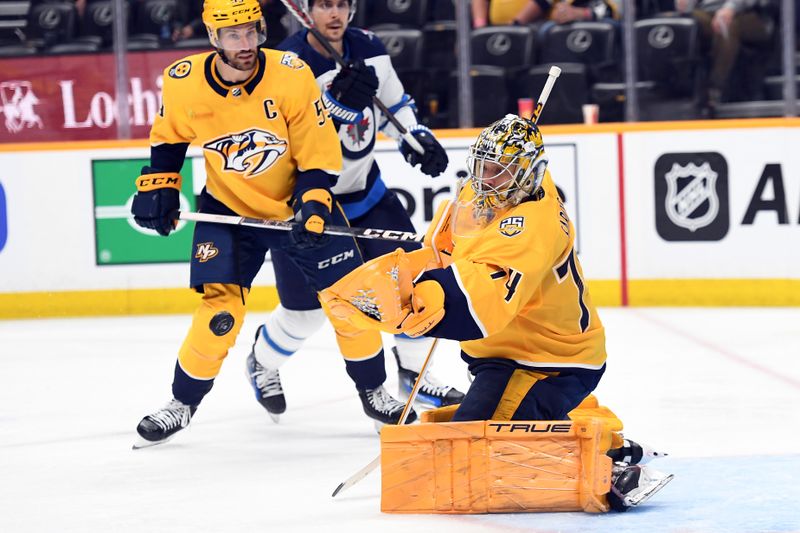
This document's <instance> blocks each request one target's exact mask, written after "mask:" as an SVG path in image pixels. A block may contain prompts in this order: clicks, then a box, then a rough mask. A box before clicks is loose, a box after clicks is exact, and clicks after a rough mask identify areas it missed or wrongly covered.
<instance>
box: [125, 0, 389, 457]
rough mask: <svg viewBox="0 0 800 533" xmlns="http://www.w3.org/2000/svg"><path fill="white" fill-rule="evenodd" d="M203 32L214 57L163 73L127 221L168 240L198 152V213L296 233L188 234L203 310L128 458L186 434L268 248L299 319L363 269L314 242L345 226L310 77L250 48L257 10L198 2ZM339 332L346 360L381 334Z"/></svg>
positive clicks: (340, 245)
mask: <svg viewBox="0 0 800 533" xmlns="http://www.w3.org/2000/svg"><path fill="white" fill-rule="evenodd" d="M203 21H204V23H205V25H206V28H207V29H208V34H209V39H210V41H211V44H212V45H213V47H214V48H215V51H213V52H207V53H203V54H197V55H193V56H189V57H186V58H184V59H182V60H180V61H177V62H175V63H174V64H172V65H170V66H169V67H168V68H167V69H166V70H165V71H164V86H163V106H162V108H161V110H160V112H159V115H158V117H157V118H156V121H155V123H154V124H153V128H152V130H151V134H150V143H151V156H150V165H149V166H147V167H144V169H143V170H142V175H141V176H140V177H139V178H138V179H137V182H136V184H137V189H138V192H137V194H136V196H135V197H134V200H133V204H132V207H131V210H132V212H133V215H134V220H135V221H136V223H137V224H139V225H140V226H143V227H145V228H150V229H153V230H155V231H157V232H158V233H159V234H161V235H168V234H169V233H170V232H171V231H172V230H173V229H174V227H175V216H176V215H175V213H176V211H177V210H178V209H179V191H180V184H181V176H180V173H179V172H180V169H181V167H182V166H183V163H184V160H185V155H186V149H187V147H188V146H189V144H190V143H194V144H196V145H199V146H201V147H202V149H203V156H204V159H205V168H206V174H207V183H206V187H205V188H204V190H203V191H202V193H201V195H200V200H199V209H200V211H202V212H206V213H214V214H224V215H233V214H236V215H242V216H250V217H259V218H271V219H278V220H288V219H294V220H296V221H297V222H298V223H297V224H296V225H295V227H294V228H293V230H292V232H290V233H288V232H287V233H284V232H275V231H265V230H259V229H255V228H245V227H241V226H226V225H221V224H210V223H198V224H197V225H196V227H195V233H194V245H193V246H194V250H193V252H192V259H191V274H190V278H191V279H190V286H191V287H192V288H194V289H195V290H197V291H198V292H200V293H202V294H203V299H202V303H201V305H200V307H199V308H198V310H197V311H196V313H195V315H194V318H193V321H192V326H191V328H190V330H189V334H188V335H187V337H186V340H185V341H184V343H183V346H182V347H181V348H180V350H179V353H178V361H177V363H176V365H175V375H174V380H173V384H172V393H173V399H172V400H171V401H170V402H169V403H168V404H167V405H166V406H165V407H164V408H162V409H160V410H158V411H156V412H155V413H153V414H150V415H148V416H146V417H144V418H143V419H142V421H141V422H140V423H139V426H138V427H137V431H138V433H139V435H140V437H141V440H140V442H139V443H138V444H137V447H139V446H150V445H153V444H158V443H161V442H165V441H166V440H167V439H169V438H171V437H172V436H173V435H174V434H175V433H176V432H178V431H180V430H181V429H183V428H184V427H186V426H187V425H188V424H189V421H190V420H191V417H192V415H193V414H194V412H195V410H196V409H197V406H198V404H199V403H200V401H201V400H202V398H203V397H204V396H205V395H206V394H207V393H208V392H209V391H210V390H211V387H212V386H213V383H214V378H215V377H216V376H217V374H218V373H219V370H220V367H221V365H222V361H223V360H224V358H225V357H226V355H227V353H228V350H229V349H230V348H231V347H232V346H233V345H234V343H235V341H236V337H237V335H238V333H239V330H240V328H241V325H242V322H243V320H244V314H245V305H246V303H247V297H248V293H249V290H250V287H251V284H252V281H253V278H254V277H255V276H256V274H257V273H258V271H259V270H260V268H261V267H262V265H263V263H264V256H265V254H266V252H267V251H269V252H270V254H271V257H272V262H273V267H274V269H275V278H276V285H277V288H278V293H279V295H280V298H281V300H282V301H288V302H290V303H291V304H292V305H295V306H297V307H298V308H313V307H316V308H319V302H318V300H317V298H316V291H319V290H321V289H322V288H324V287H327V286H329V285H330V284H331V283H333V282H334V281H336V280H337V279H339V278H340V277H342V276H343V275H344V274H346V273H347V272H349V271H350V270H352V269H353V268H355V267H356V266H358V265H360V264H361V263H362V260H361V256H360V254H359V252H358V248H357V246H356V244H355V242H354V240H353V239H352V238H346V237H345V238H329V237H328V236H326V235H324V233H323V231H324V227H325V225H326V224H328V223H333V224H337V225H343V224H346V223H347V221H346V219H345V217H344V215H343V214H342V212H341V209H340V208H339V206H338V204H336V203H335V202H334V200H333V196H332V194H331V190H330V189H331V187H333V185H334V184H335V183H336V179H337V177H338V174H339V172H340V171H341V167H342V155H341V149H340V148H339V138H338V136H337V134H336V131H335V129H334V127H333V124H332V121H331V119H330V117H329V115H328V112H327V111H326V110H325V108H324V106H323V104H322V99H321V94H320V91H319V89H318V88H317V85H316V82H315V79H314V75H313V74H312V73H311V70H310V69H309V68H308V67H307V66H306V65H305V63H303V62H302V61H300V60H298V59H297V57H296V56H295V55H294V54H291V53H286V52H280V51H276V50H268V49H260V48H259V45H260V44H262V43H263V42H264V41H265V39H266V36H265V35H266V34H265V32H266V27H265V23H264V18H263V17H262V13H261V9H260V6H259V3H258V2H257V1H256V0H206V2H205V4H204V9H203ZM334 257H336V258H338V261H331V260H330V259H331V258H334ZM304 306H305V307H304ZM334 327H335V328H336V332H337V340H338V341H339V345H340V349H341V350H342V353H343V355H345V356H346V357H351V358H355V359H358V358H364V357H369V356H371V355H372V354H374V353H375V352H376V351H377V350H380V349H381V338H380V334H379V333H378V332H376V331H356V330H354V329H353V328H352V327H350V326H349V325H348V324H346V323H344V322H340V323H336V322H334Z"/></svg>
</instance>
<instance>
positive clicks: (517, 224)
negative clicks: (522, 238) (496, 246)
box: [500, 217, 525, 237]
mask: <svg viewBox="0 0 800 533" xmlns="http://www.w3.org/2000/svg"><path fill="white" fill-rule="evenodd" d="M524 226H525V217H508V218H504V219H503V220H501V221H500V235H503V236H504V237H514V236H516V235H519V234H520V233H522V230H523V229H524Z"/></svg>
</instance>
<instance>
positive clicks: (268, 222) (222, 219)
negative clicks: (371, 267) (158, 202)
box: [174, 211, 425, 242]
mask: <svg viewBox="0 0 800 533" xmlns="http://www.w3.org/2000/svg"><path fill="white" fill-rule="evenodd" d="M174 218H176V219H178V220H190V221H192V222H212V223H215V224H228V225H232V226H250V227H253V228H262V229H273V230H278V231H291V230H292V228H294V227H295V226H297V223H296V222H287V221H284V220H272V219H268V218H250V217H240V216H235V215H214V214H211V213H193V212H187V211H180V212H178V213H176V214H175V215H174ZM322 233H324V234H325V235H336V236H340V237H353V238H356V239H377V240H381V241H398V242H422V240H423V239H424V238H425V234H424V233H412V232H410V231H400V230H394V229H377V228H351V227H349V226H329V225H326V226H325V229H324V230H323V231H322Z"/></svg>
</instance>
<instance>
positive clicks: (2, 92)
mask: <svg viewBox="0 0 800 533" xmlns="http://www.w3.org/2000/svg"><path fill="white" fill-rule="evenodd" d="M0 103H2V108H0V113H2V114H3V117H4V120H3V122H4V123H5V127H6V130H8V132H9V133H19V132H20V131H22V130H23V129H25V128H32V127H34V126H37V127H38V128H39V129H42V128H43V127H44V124H42V119H41V117H40V116H39V115H37V114H36V110H35V109H34V106H36V105H38V104H39V99H38V98H37V97H36V95H35V94H34V92H33V89H32V88H31V82H29V81H5V82H3V83H0Z"/></svg>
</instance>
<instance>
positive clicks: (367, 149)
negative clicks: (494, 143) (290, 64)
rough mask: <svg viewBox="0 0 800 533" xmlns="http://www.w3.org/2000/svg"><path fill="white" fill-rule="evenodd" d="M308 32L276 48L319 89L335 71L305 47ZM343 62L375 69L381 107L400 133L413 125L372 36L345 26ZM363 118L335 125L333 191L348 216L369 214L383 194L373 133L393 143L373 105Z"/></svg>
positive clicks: (401, 93)
mask: <svg viewBox="0 0 800 533" xmlns="http://www.w3.org/2000/svg"><path fill="white" fill-rule="evenodd" d="M307 36H308V30H302V31H300V32H298V33H295V34H294V35H292V36H290V37H289V38H288V39H286V40H285V41H283V42H282V43H281V44H279V45H278V48H279V49H281V50H287V51H292V52H294V53H296V54H297V55H298V56H299V57H300V59H302V60H303V61H304V62H306V63H307V64H308V65H309V66H310V67H311V70H312V71H313V72H314V76H315V77H316V79H317V85H319V87H320V90H322V91H325V90H327V89H328V86H329V85H330V83H331V81H332V80H333V78H334V77H335V76H336V74H337V73H338V72H339V70H340V67H339V66H338V65H337V64H336V62H335V61H334V60H333V59H331V58H326V57H324V56H322V55H321V54H320V53H318V52H317V51H316V50H314V48H312V47H311V45H310V44H309V43H308V39H307ZM343 40H344V54H343V57H344V59H345V61H352V60H357V59H362V60H364V62H365V63H366V64H367V65H369V66H372V67H374V68H375V74H376V75H377V76H378V81H379V86H378V93H377V96H378V98H379V99H380V100H381V101H382V102H383V103H384V104H386V106H387V107H388V108H389V110H390V111H392V112H393V113H394V115H395V117H397V119H398V120H399V121H400V123H401V124H403V126H405V127H406V129H408V128H410V127H411V126H413V125H415V124H416V123H417V119H416V116H415V115H414V110H413V107H412V106H413V101H412V100H411V99H410V98H409V97H408V95H406V94H405V92H404V90H403V84H402V83H400V79H399V78H398V77H397V73H396V72H395V70H394V68H393V67H392V61H391V59H390V58H389V54H388V53H387V52H386V48H385V47H384V46H383V43H381V41H380V39H378V38H377V37H376V36H375V34H374V33H372V32H369V31H366V30H362V29H358V28H348V29H347V31H346V32H345V34H344V39H343ZM363 115H364V118H363V119H362V120H361V121H360V122H357V123H354V124H342V125H341V126H339V139H340V141H341V145H342V155H343V157H344V162H343V170H342V173H341V175H340V177H339V181H338V183H337V185H336V187H334V189H333V192H334V193H335V194H336V198H337V200H338V201H339V203H341V204H342V207H343V208H344V211H345V214H346V215H347V217H348V218H351V219H352V218H357V217H359V216H362V215H364V214H365V213H366V212H367V211H369V210H370V209H371V208H372V207H373V206H374V205H375V204H376V203H378V201H379V200H380V199H381V197H382V196H383V193H384V192H385V190H386V186H385V185H384V183H383V181H382V180H381V177H380V170H379V169H378V165H377V163H376V162H375V157H374V155H373V152H372V151H373V148H374V147H375V137H376V135H377V132H378V130H382V131H383V132H384V133H385V134H387V135H388V136H390V137H392V138H394V139H398V138H399V137H400V134H399V132H398V131H397V129H396V128H395V127H394V126H393V125H392V124H391V123H389V122H388V121H387V120H386V119H385V117H383V115H382V114H381V113H380V111H379V110H378V108H377V107H375V106H370V107H368V108H366V109H364V110H363Z"/></svg>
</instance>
